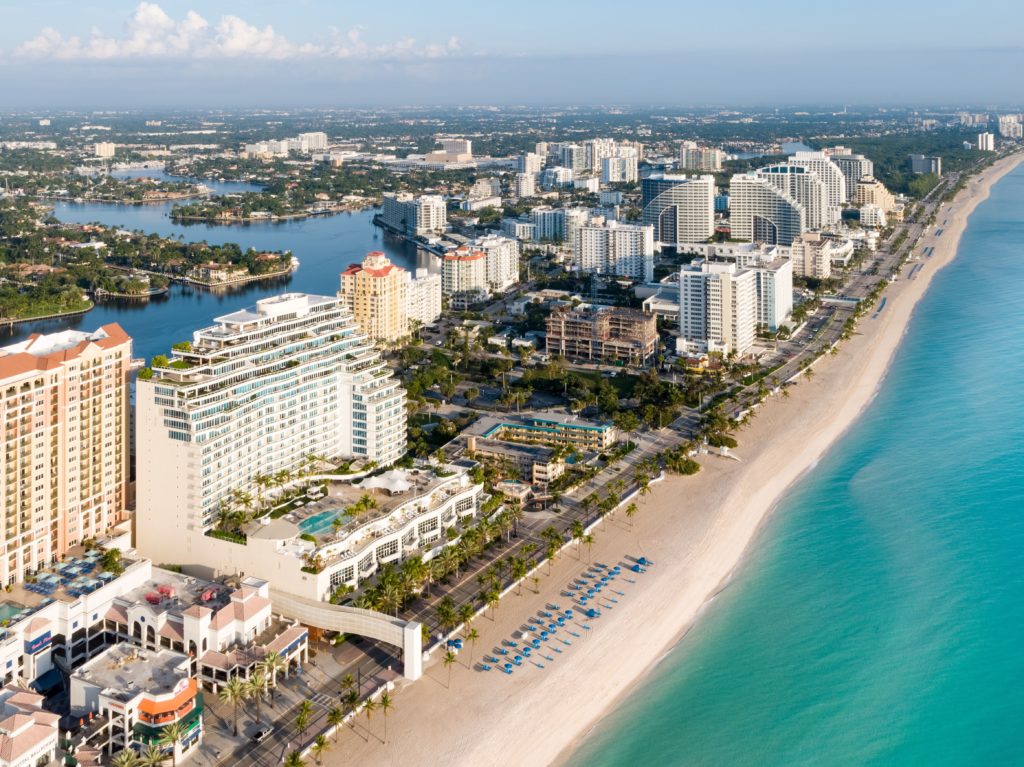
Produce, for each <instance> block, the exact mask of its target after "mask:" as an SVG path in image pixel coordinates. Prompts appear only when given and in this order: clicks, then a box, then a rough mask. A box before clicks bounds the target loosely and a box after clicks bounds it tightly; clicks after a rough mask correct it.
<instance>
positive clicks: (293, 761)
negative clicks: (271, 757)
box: [284, 751, 306, 767]
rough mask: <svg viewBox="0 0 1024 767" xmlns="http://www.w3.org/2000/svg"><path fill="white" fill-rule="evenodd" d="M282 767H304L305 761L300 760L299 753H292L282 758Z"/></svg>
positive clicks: (300, 754) (300, 755)
mask: <svg viewBox="0 0 1024 767" xmlns="http://www.w3.org/2000/svg"><path fill="white" fill-rule="evenodd" d="M284 767H306V760H305V759H303V758H302V753H301V752H299V751H292V752H291V753H290V754H288V756H286V757H285V758H284Z"/></svg>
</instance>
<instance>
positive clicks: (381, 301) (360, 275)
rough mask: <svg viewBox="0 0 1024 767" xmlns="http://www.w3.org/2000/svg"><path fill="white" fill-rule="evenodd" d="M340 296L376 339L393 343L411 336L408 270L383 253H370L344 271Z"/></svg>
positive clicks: (363, 328) (370, 335) (358, 320)
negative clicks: (392, 261) (360, 262)
mask: <svg viewBox="0 0 1024 767" xmlns="http://www.w3.org/2000/svg"><path fill="white" fill-rule="evenodd" d="M338 297H339V298H341V299H342V300H343V301H344V303H345V305H346V306H347V307H348V309H349V311H350V312H352V315H353V316H354V317H355V319H356V322H358V323H359V327H360V328H362V330H363V332H364V333H366V335H368V336H369V337H370V338H372V339H373V340H374V341H379V342H381V343H384V344H394V343H397V342H398V341H399V340H400V339H402V338H405V337H406V336H408V335H409V313H408V306H409V272H407V271H406V270H405V269H403V268H402V267H400V266H396V265H395V264H393V263H391V260H390V259H389V258H388V257H387V256H385V255H384V254H383V253H380V252H379V251H374V252H372V253H367V254H366V258H364V259H363V263H362V264H361V265H360V264H352V265H351V266H349V267H348V269H346V270H345V271H343V272H342V273H341V289H340V290H339V291H338Z"/></svg>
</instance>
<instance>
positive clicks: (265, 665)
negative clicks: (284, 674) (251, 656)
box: [260, 652, 288, 708]
mask: <svg viewBox="0 0 1024 767" xmlns="http://www.w3.org/2000/svg"><path fill="white" fill-rule="evenodd" d="M286 668H288V661H286V660H285V659H284V657H283V656H282V655H281V654H280V653H277V652H268V653H267V654H266V655H265V656H264V657H263V660H262V661H261V662H260V670H261V671H262V672H263V673H264V674H266V675H269V676H270V706H271V708H273V706H274V692H275V691H276V690H277V672H279V671H284V670H285V669H286Z"/></svg>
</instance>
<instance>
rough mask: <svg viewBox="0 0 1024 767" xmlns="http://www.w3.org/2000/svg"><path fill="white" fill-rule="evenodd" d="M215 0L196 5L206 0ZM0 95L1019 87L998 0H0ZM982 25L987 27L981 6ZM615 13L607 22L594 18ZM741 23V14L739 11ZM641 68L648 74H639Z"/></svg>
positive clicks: (434, 95)
mask: <svg viewBox="0 0 1024 767" xmlns="http://www.w3.org/2000/svg"><path fill="white" fill-rule="evenodd" d="M211 6H214V7H211ZM0 12H2V13H3V15H4V22H5V23H4V25H3V29H2V30H0V76H2V77H3V78H4V80H5V86H6V87H5V88H4V93H3V94H2V95H0V108H6V109H13V108H32V107H42V106H61V107H68V108H72V107H88V106H95V107H96V108H103V107H108V108H124V107H130V106H139V107H156V106H166V107H183V106H194V107H211V106H229V107H245V106H260V105H268V104H280V105H282V106H335V105H337V106H344V105H356V104H359V105H398V104H454V103H490V104H500V103H523V104H555V103H578V104H583V103H591V104H592V103H618V104H653V103H662V104H666V105H680V106H683V105H698V104H706V103H717V104H721V103H735V104H755V103H758V104H764V103H772V102H775V101H781V102H786V103H812V102H814V103H823V102H828V103H843V102H848V103H868V102H870V103H896V102H899V103H904V104H906V103H912V104H921V103H926V102H941V103H966V102H970V103H976V104H991V105H1012V104H1015V103H1020V102H1024V85H1021V84H1020V83H1019V82H1018V81H1017V80H1016V79H1014V78H1010V77H1007V76H1006V74H1007V73H1010V72H1014V71H1020V69H1021V68H1022V66H1024V47H1021V44H1020V41H1019V40H1018V39H1017V36H1016V35H1017V30H1018V29H1020V28H1021V24H1022V22H1024V12H1021V11H1020V10H1019V8H1018V7H1017V6H1016V5H1014V4H1011V3H1010V2H1008V0H998V1H997V2H993V3H989V4H988V5H987V6H986V13H984V14H969V13H968V14H965V13H963V7H962V6H961V5H959V4H954V3H950V2H946V3H937V4H936V3H926V2H923V0H911V1H910V2H905V3H899V4H892V3H883V2H880V0H865V2H862V3H860V4H859V5H858V7H857V9H856V13H855V15H854V16H853V17H850V16H849V15H848V14H844V13H843V12H841V11H839V10H837V9H836V8H834V7H829V6H827V5H825V4H821V3H812V2H808V1H807V0H796V1H795V2H790V3H787V4H785V7H782V8H779V7H777V6H776V7H773V9H772V16H771V18H770V19H766V18H765V13H764V10H763V6H759V4H757V3H755V2H752V1H751V0H739V1H738V2H734V3H732V4H730V5H729V6H728V8H727V13H724V12H723V8H722V6H718V5H713V4H707V5H705V6H697V7H686V8H685V9H682V8H680V7H679V6H678V5H675V4H671V3H669V2H667V1H666V0H653V1H652V2H649V3H647V4H646V5H645V6H643V9H642V13H634V14H629V13H626V12H625V11H624V9H623V8H622V6H620V5H618V4H612V3H609V2H604V1H603V0H599V1H598V2H593V3H590V4H589V5H588V6H587V8H586V12H583V11H582V10H581V9H580V8H579V7H575V6H571V7H566V6H563V5H559V4H550V3H548V4H542V3H540V2H536V0H523V2H520V3H517V4H515V5H504V6H501V7H500V9H499V10H497V11H495V10H494V9H492V8H490V7H485V6H482V5H480V6H467V7H464V6H463V4H461V3H456V2H451V1H450V0H441V1H440V2H436V3H433V4H431V5H430V6H423V5H420V4H416V3H412V2H408V1H407V0H396V1H395V2H392V3H391V4H389V5H388V6H387V8H386V9H385V8H384V7H382V6H377V5H373V4H359V5H353V6H352V7H339V6H338V4H335V3H330V2H326V0H304V1H302V0H299V2H295V3H291V4H289V5H288V6H287V7H286V6H284V5H281V4H276V3H275V4H271V3H264V2H255V3H253V2H249V3H244V2H237V1H234V0H229V1H227V2H218V3H216V4H212V3H209V2H207V3H200V2H196V0H159V2H123V1H121V0H107V1H105V2H99V1H94V2H70V1H68V0H49V1H46V0H44V1H42V2H37V3H33V4H31V5H26V4H22V3H15V2H9V1H5V0H0ZM997 19H998V20H999V23H994V20H997ZM612 20H614V22H615V23H610V22H611V21H612ZM754 21H758V23H753V22H754ZM655 73H656V75H657V76H656V77H655V76H653V75H654V74H655Z"/></svg>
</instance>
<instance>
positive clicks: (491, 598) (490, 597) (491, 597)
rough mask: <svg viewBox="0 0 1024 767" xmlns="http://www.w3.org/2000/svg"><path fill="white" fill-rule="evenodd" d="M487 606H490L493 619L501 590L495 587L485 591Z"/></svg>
mask: <svg viewBox="0 0 1024 767" xmlns="http://www.w3.org/2000/svg"><path fill="white" fill-rule="evenodd" d="M486 596H487V606H488V607H490V608H491V620H492V621H493V620H494V611H495V610H496V609H498V603H499V602H501V592H500V591H498V590H497V589H494V588H492V589H491V590H490V591H488V592H487V595H486Z"/></svg>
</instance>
